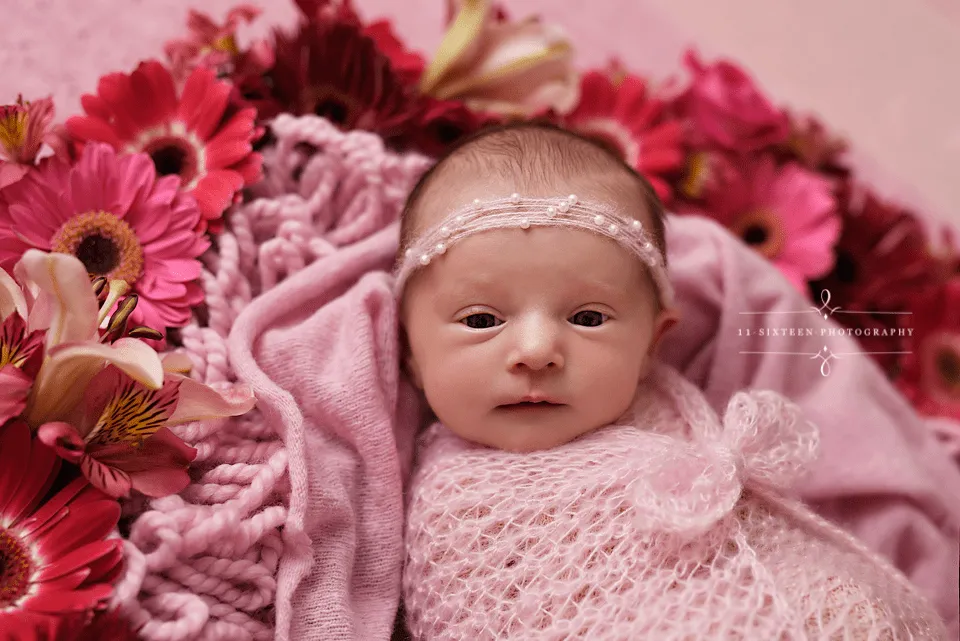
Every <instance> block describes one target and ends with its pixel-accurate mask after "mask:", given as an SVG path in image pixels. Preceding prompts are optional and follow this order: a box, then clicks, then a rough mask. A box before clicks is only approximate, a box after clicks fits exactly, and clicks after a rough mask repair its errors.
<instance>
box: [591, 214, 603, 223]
mask: <svg viewBox="0 0 960 641" xmlns="http://www.w3.org/2000/svg"><path fill="white" fill-rule="evenodd" d="M593 222H594V224H596V225H602V224H603V216H601V215H599V214H597V215H596V216H594V217H593Z"/></svg>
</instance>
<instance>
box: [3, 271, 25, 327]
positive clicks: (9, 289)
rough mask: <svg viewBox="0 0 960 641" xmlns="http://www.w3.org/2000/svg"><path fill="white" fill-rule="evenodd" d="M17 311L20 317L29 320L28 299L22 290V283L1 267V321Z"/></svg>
mask: <svg viewBox="0 0 960 641" xmlns="http://www.w3.org/2000/svg"><path fill="white" fill-rule="evenodd" d="M13 312H17V313H18V314H20V318H22V319H23V320H27V299H25V298H24V297H23V292H22V291H20V285H18V284H17V281H15V280H13V278H12V277H11V276H10V274H8V273H7V272H6V270H3V269H0V321H3V320H4V319H5V318H6V317H7V316H9V315H10V314H12V313H13Z"/></svg>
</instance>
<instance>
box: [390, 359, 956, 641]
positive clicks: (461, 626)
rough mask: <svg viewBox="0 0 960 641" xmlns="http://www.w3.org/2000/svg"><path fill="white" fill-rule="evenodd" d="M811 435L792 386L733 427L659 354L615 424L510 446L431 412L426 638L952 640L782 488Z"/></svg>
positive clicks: (419, 623) (423, 474)
mask: <svg viewBox="0 0 960 641" xmlns="http://www.w3.org/2000/svg"><path fill="white" fill-rule="evenodd" d="M817 442H818V438H817V431H816V428H815V427H814V426H813V425H812V424H810V423H808V422H806V421H804V420H802V418H801V414H800V411H799V408H798V407H797V406H796V405H794V404H793V403H790V402H789V401H788V400H787V399H786V398H784V397H783V396H780V395H779V394H776V393H772V392H766V391H748V392H738V393H737V394H735V395H734V397H733V398H732V399H731V400H730V403H729V405H728V406H727V409H726V412H725V413H724V416H723V417H722V420H721V419H720V418H719V417H718V416H717V415H716V414H715V413H714V411H713V410H712V409H711V408H710V407H709V405H708V404H707V402H706V400H705V399H704V398H703V395H702V393H700V392H699V391H698V390H697V389H696V388H695V387H694V386H693V385H692V384H690V383H689V382H687V381H684V380H683V378H682V377H681V376H680V375H679V374H677V373H676V372H675V371H673V370H672V369H671V368H669V367H668V366H664V365H660V366H659V367H658V369H657V370H655V371H654V374H653V375H652V376H651V377H650V378H649V379H648V380H647V381H645V382H644V383H643V384H641V387H640V390H638V394H637V397H636V398H635V400H634V407H633V410H632V412H630V413H628V415H627V416H624V417H622V418H621V420H620V421H618V422H617V423H616V424H614V425H611V426H608V427H605V428H602V429H599V430H596V431H594V432H592V433H590V434H587V435H585V436H583V437H581V438H578V439H576V440H574V441H572V442H570V443H567V444H564V445H562V446H560V447H557V448H553V449H550V450H542V451H538V452H532V453H523V454H517V453H511V452H505V451H501V450H497V449H493V448H489V447H485V446H480V445H476V444H472V443H469V442H467V441H465V440H463V439H461V438H459V437H458V436H456V435H455V434H453V433H452V432H450V431H449V430H448V429H446V428H445V427H444V426H443V425H441V424H439V423H436V424H434V425H432V426H431V427H430V428H429V429H428V430H427V431H426V432H425V433H424V434H423V436H422V437H421V439H420V446H419V447H418V450H417V469H416V471H415V472H414V475H413V479H412V483H411V486H410V490H409V506H408V509H407V525H406V549H407V562H406V566H405V569H404V575H403V597H404V604H405V606H406V612H407V617H406V618H407V623H408V628H409V630H410V632H411V634H412V636H413V638H414V639H416V640H418V641H436V640H449V641H454V640H460V639H476V640H477V641H487V640H489V641H495V640H498V639H540V640H543V641H562V640H564V639H604V640H605V641H630V640H633V639H656V640H657V641H674V640H681V639H695V638H702V639H776V640H780V641H786V640H788V639H790V640H792V639H796V640H798V641H799V640H810V641H821V640H822V641H827V640H829V639H857V640H863V641H867V640H881V639H882V640H886V641H897V640H901V639H902V640H906V639H911V640H913V639H915V640H917V641H920V640H924V639H926V640H931V641H939V640H941V639H945V638H946V635H947V631H946V629H945V628H944V626H943V623H942V621H941V620H940V617H939V616H938V615H937V613H936V612H935V611H934V609H933V607H932V606H931V605H930V603H929V602H927V600H926V599H925V598H923V597H922V596H921V595H920V594H919V593H918V592H917V590H916V588H915V587H914V586H912V585H911V584H910V582H909V580H908V579H907V578H906V577H905V576H903V574H901V573H900V572H898V571H897V570H895V569H894V568H893V567H892V566H891V565H890V564H889V563H888V562H886V561H884V560H883V559H881V558H880V557H879V556H877V555H876V554H875V553H872V552H870V551H868V550H867V549H866V548H865V547H864V546H863V545H861V544H860V543H858V542H857V541H856V540H855V539H853V537H851V536H849V535H848V534H846V533H844V532H842V531H841V530H839V529H837V528H836V527H834V526H832V525H829V524H828V523H827V522H826V521H824V520H822V519H820V518H819V517H817V516H815V515H814V514H813V513H812V512H811V511H810V510H809V509H808V508H806V507H804V506H803V505H802V504H801V503H799V502H797V501H795V500H793V499H790V498H786V496H785V494H784V492H785V491H786V490H788V488H789V487H790V486H791V485H792V484H793V482H794V481H795V480H796V478H797V477H798V475H799V474H800V473H801V470H802V469H803V467H804V466H805V465H806V464H807V463H809V462H810V461H811V460H813V459H814V457H815V453H816V449H817Z"/></svg>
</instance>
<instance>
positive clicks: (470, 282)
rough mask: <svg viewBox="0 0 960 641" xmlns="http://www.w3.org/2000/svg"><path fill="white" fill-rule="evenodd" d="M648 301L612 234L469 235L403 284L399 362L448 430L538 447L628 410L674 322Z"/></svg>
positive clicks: (642, 273)
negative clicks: (403, 340) (404, 345)
mask: <svg viewBox="0 0 960 641" xmlns="http://www.w3.org/2000/svg"><path fill="white" fill-rule="evenodd" d="M508 193H509V192H508ZM467 195H468V197H469V198H470V199H471V200H472V198H473V197H474V196H473V194H467ZM501 195H506V194H499V193H498V194H492V195H491V194H488V195H487V197H496V196H501ZM464 202H467V201H464ZM657 309H658V306H657V303H656V294H655V289H654V286H653V284H652V281H651V279H650V277H649V276H648V274H647V272H646V269H645V267H644V266H643V265H642V264H641V262H640V261H639V260H637V259H636V258H635V257H634V256H632V255H631V254H630V253H629V252H628V251H627V250H626V249H624V248H622V247H621V246H620V245H618V244H617V243H616V242H615V241H613V240H610V239H608V238H605V237H602V236H599V235H596V234H593V233H590V232H587V231H579V230H573V229H566V228H542V227H540V228H538V227H532V228H530V229H528V230H520V229H504V230H496V231H488V232H483V233H478V234H475V235H473V236H469V237H467V238H465V239H463V240H461V241H459V242H457V243H456V244H454V245H453V246H451V247H450V248H449V249H448V250H447V252H446V254H445V255H444V256H443V257H442V258H441V259H439V260H436V261H434V262H433V263H431V264H430V265H429V266H428V267H426V268H424V269H422V270H421V271H420V272H419V273H418V274H417V275H415V276H414V278H413V279H412V280H411V281H410V283H409V286H408V288H407V291H406V294H405V301H404V307H403V322H404V326H405V329H406V332H407V337H408V340H409V346H410V355H409V358H408V361H407V363H408V367H409V370H410V372H411V375H412V376H413V378H414V381H415V383H416V384H417V386H418V387H420V388H421V389H422V390H423V391H424V394H425V396H426V398H427V402H428V403H429V404H430V407H431V409H433V411H434V413H435V414H436V415H437V418H438V419H439V420H440V421H441V422H442V423H443V424H444V425H446V426H447V427H448V428H449V429H451V430H452V431H453V432H454V433H456V434H458V435H459V436H461V437H463V438H465V439H467V440H470V441H473V442H476V443H480V444H483V445H488V446H491V447H496V448H499V449H504V450H510V451H519V452H525V451H533V450H539V449H546V448H550V447H555V446H557V445H560V444H563V443H566V442H568V441H570V440H572V439H574V438H576V437H578V436H580V435H582V434H585V433H587V432H590V431H592V430H594V429H597V428H599V427H602V426H604V425H607V424H609V423H612V422H614V421H615V420H616V419H617V418H619V417H620V416H621V415H622V414H623V413H624V412H625V411H626V410H627V409H628V408H629V407H630V403H631V401H632V399H633V397H634V394H635V392H636V388H637V384H638V382H639V381H640V380H641V379H642V377H644V376H645V375H646V373H647V371H648V368H649V366H650V362H651V360H650V359H651V356H652V352H653V349H654V347H655V344H656V342H658V341H659V338H660V336H661V335H662V333H663V332H664V331H665V330H666V329H667V328H668V327H669V326H670V325H671V324H672V323H673V322H675V320H676V317H675V315H674V312H673V311H672V310H669V311H665V312H660V313H658V311H657ZM524 401H530V402H524ZM536 401H542V402H536Z"/></svg>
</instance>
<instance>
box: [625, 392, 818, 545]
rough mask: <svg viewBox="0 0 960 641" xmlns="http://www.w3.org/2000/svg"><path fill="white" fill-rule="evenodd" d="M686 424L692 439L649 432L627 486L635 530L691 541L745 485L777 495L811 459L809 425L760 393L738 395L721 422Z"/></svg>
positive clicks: (784, 402) (813, 442)
mask: <svg viewBox="0 0 960 641" xmlns="http://www.w3.org/2000/svg"><path fill="white" fill-rule="evenodd" d="M710 415H711V416H712V417H713V420H712V421H706V422H704V421H700V422H699V424H698V422H697V421H693V422H691V429H693V433H694V440H693V441H692V442H687V441H683V440H681V439H679V438H676V437H672V436H667V435H660V434H651V435H650V436H651V442H650V447H649V448H648V449H647V451H646V452H645V456H644V460H643V461H640V462H639V465H638V469H639V470H640V471H642V472H643V474H642V476H641V477H640V478H638V479H637V480H636V481H635V482H634V484H633V488H632V495H633V499H634V508H635V513H636V526H637V527H638V528H639V529H641V530H655V531H659V532H667V533H672V534H677V535H680V536H681V537H682V538H684V539H691V538H694V537H696V536H698V535H701V534H703V533H704V532H706V531H707V530H708V529H710V528H711V527H712V526H713V525H714V524H715V523H716V522H717V521H719V520H720V519H721V518H723V517H724V516H725V515H727V514H729V513H730V511H731V510H732V509H733V507H734V506H735V505H736V504H737V501H738V500H739V499H740V495H741V493H742V491H743V489H744V488H745V487H748V488H749V487H755V488H757V489H760V490H768V491H770V490H772V491H775V492H782V491H784V490H787V489H788V488H789V487H790V486H791V485H792V484H793V483H794V482H795V481H796V480H797V478H798V477H799V476H800V475H801V473H802V472H803V469H804V468H805V467H806V465H807V464H808V463H810V462H811V461H812V460H813V459H814V458H815V456H816V454H817V450H818V446H819V435H818V432H817V428H816V426H814V425H813V424H812V423H810V422H809V421H806V420H804V419H803V418H802V417H801V415H800V409H799V407H798V406H797V405H795V404H794V403H792V402H790V401H789V400H788V399H786V398H784V397H783V396H780V395H779V394H776V393H774V392H767V391H749V392H738V393H737V394H735V395H734V396H733V398H731V399H730V402H729V404H728V405H727V409H726V412H725V413H724V416H723V421H722V423H718V422H717V420H716V415H715V414H713V413H712V412H710Z"/></svg>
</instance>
